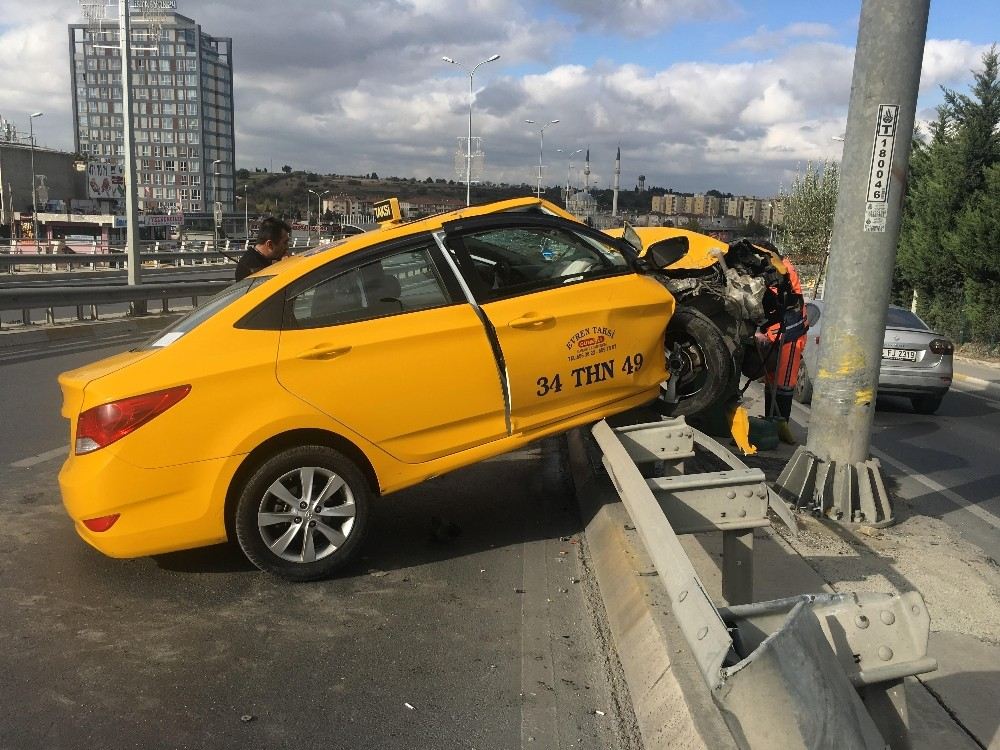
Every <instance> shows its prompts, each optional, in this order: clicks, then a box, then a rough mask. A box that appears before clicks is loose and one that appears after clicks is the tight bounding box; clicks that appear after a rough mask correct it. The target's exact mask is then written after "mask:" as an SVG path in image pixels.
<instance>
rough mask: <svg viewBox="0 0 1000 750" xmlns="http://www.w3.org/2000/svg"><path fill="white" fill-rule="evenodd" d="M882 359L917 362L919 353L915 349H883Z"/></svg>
mask: <svg viewBox="0 0 1000 750" xmlns="http://www.w3.org/2000/svg"><path fill="white" fill-rule="evenodd" d="M882 359H896V360H902V361H904V362H916V361H917V352H916V350H914V349H883V350H882Z"/></svg>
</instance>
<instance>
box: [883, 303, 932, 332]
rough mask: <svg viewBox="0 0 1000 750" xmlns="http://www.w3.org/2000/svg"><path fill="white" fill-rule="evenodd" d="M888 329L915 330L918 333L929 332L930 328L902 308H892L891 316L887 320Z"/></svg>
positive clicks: (890, 309) (890, 310)
mask: <svg viewBox="0 0 1000 750" xmlns="http://www.w3.org/2000/svg"><path fill="white" fill-rule="evenodd" d="M885 327H886V328H915V329H917V330H918V331H929V330H930V328H929V327H928V326H927V324H926V323H924V321H922V320H921V319H920V318H918V317H917V316H916V315H914V314H913V313H911V312H910V311H909V310H904V309H903V308H901V307H890V308H889V315H888V316H886V319H885Z"/></svg>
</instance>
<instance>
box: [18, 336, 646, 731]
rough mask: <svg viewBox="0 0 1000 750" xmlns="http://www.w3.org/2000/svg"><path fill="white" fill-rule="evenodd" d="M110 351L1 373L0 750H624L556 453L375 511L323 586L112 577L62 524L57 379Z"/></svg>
mask: <svg viewBox="0 0 1000 750" xmlns="http://www.w3.org/2000/svg"><path fill="white" fill-rule="evenodd" d="M121 348H122V345H118V346H116V347H114V348H107V347H105V348H102V349H92V350H89V351H83V352H80V351H76V352H73V353H70V354H58V355H54V356H50V357H47V358H41V359H35V360H30V361H20V362H14V363H8V364H0V375H2V377H3V384H4V385H3V387H4V397H3V402H2V414H0V424H2V430H3V438H4V439H3V440H2V441H0V507H2V509H3V517H4V523H3V524H2V525H0V602H2V606H0V632H2V633H3V635H4V647H3V648H2V649H0V695H3V696H4V698H5V700H4V710H3V712H2V713H0V748H4V749H5V748H28V747H52V748H76V747H107V748H126V747H137V748H161V747H162V748H285V747H288V748H293V747H294V748H305V747H309V748H313V747H315V748H321V747H322V748H395V747H401V748H435V749H437V748H478V749H479V750H485V749H487V748H498V749H499V748H574V747H575V748H619V747H631V746H632V745H631V744H630V743H631V742H632V741H633V740H632V739H631V738H630V737H631V736H630V735H628V734H627V732H625V733H624V734H623V732H624V730H622V729H621V726H620V714H619V712H618V711H616V709H615V705H616V701H618V700H621V696H620V694H617V693H614V692H613V691H612V689H611V687H610V684H609V681H608V677H607V675H608V668H607V667H606V665H605V663H604V656H603V654H604V653H605V649H604V647H603V646H601V645H599V644H600V643H602V642H603V640H602V638H601V636H600V631H599V630H598V629H597V626H595V624H594V622H595V621H594V619H593V618H592V614H591V612H592V607H593V606H594V605H593V603H592V602H593V597H594V592H593V590H592V589H591V588H590V585H591V584H590V579H589V577H588V576H587V574H586V569H585V567H584V565H583V559H584V557H583V554H582V552H581V548H582V547H583V544H582V540H581V537H580V534H579V532H580V521H579V518H578V516H577V513H576V509H575V505H574V502H573V499H572V492H571V487H570V485H569V483H568V482H567V477H566V474H565V469H564V466H563V460H562V456H561V452H560V450H559V447H558V446H559V444H558V442H557V441H550V442H545V443H542V444H540V445H538V446H535V447H533V448H532V449H529V450H524V451H520V452H517V453H513V454H509V455H507V456H503V457H500V458H498V459H494V460H493V461H489V462H486V463H483V464H479V465H477V466H473V467H470V468H469V469H466V470H463V471H460V472H456V473H454V474H451V475H448V476H445V477H441V478H438V479H436V480H434V481H432V482H428V483H426V484H424V485H422V486H420V487H418V488H415V489H413V490H409V491H405V492H401V493H397V494H396V495H393V496H390V497H388V498H386V499H385V500H383V501H381V502H379V503H378V504H377V505H376V506H375V508H374V511H373V515H372V519H371V522H370V530H369V537H368V541H367V543H366V545H365V547H364V549H363V552H362V558H361V559H360V560H359V562H358V563H357V564H355V565H354V566H353V567H352V568H350V569H349V570H347V571H346V572H345V573H344V574H342V575H341V576H340V577H338V578H336V579H333V580H330V581H326V582H321V583H314V584H299V585H292V584H287V583H284V582H281V581H278V580H276V579H273V578H271V577H270V576H268V575H266V574H263V573H260V572H259V571H257V570H256V569H253V568H251V567H250V566H249V565H248V564H247V563H246V562H245V561H244V560H243V558H242V556H241V555H240V554H239V553H238V551H236V550H234V549H233V548H232V547H229V546H227V545H220V546H217V547H211V548H207V549H203V550H198V551H191V552H184V553H176V554H172V555H162V556H158V557H155V558H144V559H138V560H112V559H109V558H105V557H103V556H102V555H100V554H98V553H97V552H95V551H93V550H91V549H90V548H89V547H87V545H86V544H84V543H83V542H82V541H80V540H79V539H78V538H77V536H76V534H75V533H74V531H73V529H72V527H71V525H70V523H69V522H68V519H67V518H66V516H65V514H64V512H63V509H62V507H61V504H60V500H59V494H58V486H57V482H56V474H57V471H58V468H59V465H60V463H61V459H62V456H63V455H65V451H66V444H67V442H68V427H67V423H66V422H65V420H63V419H62V418H61V417H60V416H59V414H58V410H59V404H60V396H59V393H58V387H57V385H56V383H55V375H56V374H57V373H58V372H60V371H61V370H64V369H68V368H70V367H73V366H75V365H77V364H80V363H83V362H87V361H90V360H93V359H96V358H98V357H101V356H106V355H108V354H111V353H113V352H114V351H117V350H120V349H121ZM432 519H438V522H437V523H435V522H434V521H432ZM442 527H444V528H447V529H451V531H452V532H453V533H444V534H441V533H437V534H435V533H434V530H435V529H440V528H442ZM626 702H627V701H626Z"/></svg>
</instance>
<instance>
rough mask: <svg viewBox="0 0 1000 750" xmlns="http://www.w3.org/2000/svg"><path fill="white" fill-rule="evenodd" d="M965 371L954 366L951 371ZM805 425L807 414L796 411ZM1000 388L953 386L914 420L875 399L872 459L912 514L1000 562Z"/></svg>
mask: <svg viewBox="0 0 1000 750" xmlns="http://www.w3.org/2000/svg"><path fill="white" fill-rule="evenodd" d="M963 368H966V369H967V366H965V365H963V364H962V363H961V362H956V363H955V372H956V373H962V372H963ZM792 416H793V419H795V420H796V421H798V422H800V423H801V424H803V425H808V423H809V416H810V410H809V408H808V407H803V406H802V405H801V404H795V405H794V411H793V415H792ZM998 438H1000V388H983V387H981V386H977V385H970V384H967V383H963V382H962V381H959V380H956V381H955V384H954V385H953V386H952V388H951V390H950V391H949V392H948V395H946V396H945V398H944V402H943V403H942V405H941V408H940V409H938V412H937V413H936V414H934V415H920V414H915V413H914V412H913V409H912V408H911V406H910V402H909V401H908V400H906V399H902V398H895V397H880V398H879V400H878V403H877V408H876V411H875V421H874V425H873V428H872V455H873V456H875V457H876V458H878V459H879V460H880V461H881V462H882V464H883V466H884V468H885V471H886V473H888V474H890V475H891V476H892V478H893V480H894V482H895V485H894V491H895V493H896V494H897V495H898V496H899V497H901V498H903V499H905V500H906V501H907V504H908V506H909V508H910V510H911V512H913V513H920V514H923V515H927V516H932V517H934V518H939V519H941V520H943V521H945V522H946V523H948V524H949V525H950V526H952V527H953V528H955V529H956V530H957V531H959V532H960V533H961V534H962V536H963V537H965V539H967V540H968V541H970V542H972V543H973V544H975V545H976V546H978V547H979V548H980V549H982V550H983V552H985V553H986V554H987V555H989V556H990V557H992V558H993V559H994V560H997V561H1000V439H998Z"/></svg>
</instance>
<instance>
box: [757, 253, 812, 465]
mask: <svg viewBox="0 0 1000 750" xmlns="http://www.w3.org/2000/svg"><path fill="white" fill-rule="evenodd" d="M754 244H756V245H757V246H758V247H760V248H762V249H765V250H767V251H768V252H770V253H771V256H772V262H773V263H774V265H775V266H776V267H777V266H779V265H780V266H782V267H784V269H785V272H784V275H783V276H782V277H781V279H780V280H779V282H778V284H777V285H776V286H772V287H771V292H772V293H773V294H774V295H775V298H776V304H777V309H776V312H775V315H774V317H775V318H776V320H775V322H772V323H768V324H765V325H764V326H761V331H760V333H758V334H757V348H758V350H759V351H760V352H761V359H762V360H763V362H764V416H765V418H767V419H772V420H774V421H775V422H776V423H777V424H776V426H777V430H778V438H779V439H780V440H781V441H782V442H783V443H788V444H789V445H795V442H796V440H795V436H794V435H792V431H791V429H790V428H789V426H788V420H789V419H790V418H791V415H792V394H793V393H794V392H795V384H796V382H798V378H799V365H800V363H801V362H802V350H803V349H804V348H805V344H806V339H805V334H806V330H807V328H808V321H807V320H806V316H805V305H804V303H803V299H802V283H801V282H800V281H799V273H798V271H797V270H796V269H795V266H794V265H793V264H792V262H791V261H790V260H789V259H788V258H785V257H783V256H782V255H781V253H780V251H779V250H778V248H777V247H775V246H774V245H772V244H771V243H770V242H760V243H754Z"/></svg>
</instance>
